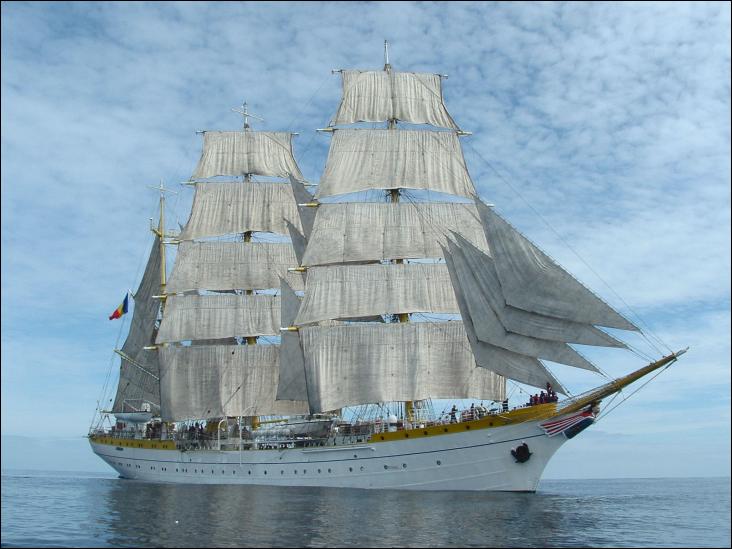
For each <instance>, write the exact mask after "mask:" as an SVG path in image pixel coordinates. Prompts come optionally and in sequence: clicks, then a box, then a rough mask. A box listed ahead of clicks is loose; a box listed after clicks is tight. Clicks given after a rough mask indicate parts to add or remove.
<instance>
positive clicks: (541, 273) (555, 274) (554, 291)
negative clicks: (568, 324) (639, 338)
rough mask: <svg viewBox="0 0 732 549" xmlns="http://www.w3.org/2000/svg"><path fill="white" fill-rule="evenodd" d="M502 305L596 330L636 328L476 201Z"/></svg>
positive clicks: (486, 207) (490, 210) (491, 210)
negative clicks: (595, 326) (499, 285)
mask: <svg viewBox="0 0 732 549" xmlns="http://www.w3.org/2000/svg"><path fill="white" fill-rule="evenodd" d="M475 203H476V206H477V208H478V212H479V214H480V217H481V220H482V221H483V224H484V226H485V235H486V238H487V239H488V241H489V242H490V246H491V255H492V256H493V258H494V259H495V265H496V272H497V274H498V278H499V280H500V282H501V288H502V290H503V295H504V296H505V298H506V303H507V304H508V305H511V306H513V307H516V308H518V309H523V310H525V311H530V312H533V313H538V314H541V315H545V316H553V317H558V318H563V319H565V320H571V321H573V322H584V323H587V324H595V325H598V326H607V327H610V328H619V329H622V330H638V328H637V327H636V326H635V325H633V324H632V323H631V322H629V321H628V320H626V319H625V318H624V317H623V316H621V315H620V314H619V313H618V312H617V311H615V310H614V309H613V308H611V307H610V306H609V305H608V304H607V303H605V302H604V301H602V300H601V299H600V298H599V297H597V296H596V295H595V294H593V293H592V292H591V291H590V290H588V289H587V288H586V287H585V286H583V285H582V284H581V283H580V282H578V281H577V279H575V278H574V277H573V276H572V275H570V274H569V273H568V272H567V271H565V270H564V269H563V268H562V267H560V266H559V265H557V264H556V263H555V262H554V261H553V260H552V259H551V258H550V257H548V256H547V255H546V254H545V253H543V252H542V251H541V250H539V249H538V248H537V247H536V246H534V245H533V244H532V243H531V242H529V240H528V239H527V238H525V237H524V236H523V235H521V234H520V233H519V232H518V231H517V230H516V229H514V228H513V227H511V225H509V224H508V223H507V222H506V221H505V220H504V219H503V218H501V217H500V216H499V215H498V214H496V213H495V212H494V211H493V209H492V208H490V207H488V206H486V205H485V204H483V203H482V202H481V201H480V200H476V202H475Z"/></svg>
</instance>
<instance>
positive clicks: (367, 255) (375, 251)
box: [302, 202, 488, 267]
mask: <svg viewBox="0 0 732 549" xmlns="http://www.w3.org/2000/svg"><path fill="white" fill-rule="evenodd" d="M449 231H455V232H458V233H460V234H462V235H463V236H464V237H465V238H467V239H468V240H469V241H471V242H472V243H474V244H475V245H476V246H478V248H480V249H481V250H487V249H488V245H487V243H486V239H485V235H484V233H483V228H482V227H481V225H480V221H479V218H478V215H477V212H476V210H475V206H474V205H473V204H459V203H454V202H449V203H419V204H410V203H398V204H390V203H375V202H367V203H363V202H355V203H336V204H321V205H320V206H318V213H317V215H316V216H315V224H314V226H313V232H312V234H311V235H310V238H309V239H308V246H307V249H306V250H305V256H304V257H303V261H302V264H303V265H306V266H309V267H310V266H316V265H328V264H333V263H352V262H363V261H379V260H383V259H403V258H408V259H412V258H439V257H442V249H441V247H440V244H441V243H442V244H444V243H445V242H446V238H447V237H446V234H447V233H448V232H449Z"/></svg>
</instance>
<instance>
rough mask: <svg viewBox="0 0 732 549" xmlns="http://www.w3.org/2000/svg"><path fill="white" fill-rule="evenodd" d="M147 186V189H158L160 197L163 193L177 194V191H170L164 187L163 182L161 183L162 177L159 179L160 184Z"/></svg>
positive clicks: (162, 196)
mask: <svg viewBox="0 0 732 549" xmlns="http://www.w3.org/2000/svg"><path fill="white" fill-rule="evenodd" d="M147 187H148V189H153V190H156V191H159V192H160V198H165V193H170V194H178V192H177V191H171V190H170V189H166V188H165V183H163V180H162V179H161V180H160V185H158V186H155V185H148V186H147Z"/></svg>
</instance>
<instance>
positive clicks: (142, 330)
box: [112, 237, 160, 412]
mask: <svg viewBox="0 0 732 549" xmlns="http://www.w3.org/2000/svg"><path fill="white" fill-rule="evenodd" d="M159 292H160V239H159V238H157V237H156V238H155V241H154V242H153V246H152V250H151V251H150V257H149V259H148V261H147V266H146V267H145V272H144V274H143V276H142V281H141V282H140V285H139V287H138V288H137V292H135V294H134V298H135V308H134V311H133V313H132V322H131V323H130V332H129V334H128V336H127V339H126V340H125V343H124V345H123V346H122V350H121V352H122V355H123V358H122V365H121V367H120V374H119V384H118V386H117V394H116V396H115V399H114V404H113V405H112V411H113V412H135V411H138V410H140V406H141V405H142V403H148V404H152V405H153V406H156V407H157V406H159V405H160V385H159V382H158V376H159V371H160V368H159V366H158V357H157V353H156V351H155V350H150V349H145V347H146V346H150V345H152V343H153V340H154V338H155V322H156V320H157V318H158V312H159V311H160V301H159V300H157V299H153V297H152V296H153V295H156V294H158V293H159ZM125 357H127V358H125Z"/></svg>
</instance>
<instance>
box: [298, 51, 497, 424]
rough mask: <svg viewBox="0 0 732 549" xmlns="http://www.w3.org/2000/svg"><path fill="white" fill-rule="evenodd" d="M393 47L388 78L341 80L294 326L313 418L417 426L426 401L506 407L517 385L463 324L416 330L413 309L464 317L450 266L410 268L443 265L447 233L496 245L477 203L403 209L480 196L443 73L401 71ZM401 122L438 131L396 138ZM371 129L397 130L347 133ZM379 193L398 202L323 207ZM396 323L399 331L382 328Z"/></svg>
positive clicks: (375, 74) (348, 76) (371, 73)
mask: <svg viewBox="0 0 732 549" xmlns="http://www.w3.org/2000/svg"><path fill="white" fill-rule="evenodd" d="M388 48H389V45H388V42H385V43H384V65H383V66H382V68H381V69H380V70H367V71H360V70H345V69H344V70H340V71H337V72H339V73H340V74H341V77H342V79H343V96H342V100H341V103H340V106H339V108H338V111H337V113H336V115H335V116H334V117H333V119H332V121H331V122H330V124H329V128H328V129H327V131H330V132H331V133H332V139H331V144H330V151H329V154H328V161H327V163H326V167H325V171H324V173H323V175H322V177H321V180H320V185H319V187H318V191H317V195H316V197H315V198H316V199H317V200H318V203H319V205H318V208H317V214H316V216H315V220H314V223H313V227H312V230H311V231H310V235H309V237H308V239H307V246H306V249H305V251H304V253H303V255H302V260H301V265H302V266H303V267H304V268H306V269H307V280H306V287H305V295H304V297H303V301H302V304H301V306H300V309H299V311H298V313H297V316H296V318H295V321H294V323H293V325H294V327H297V328H299V334H300V341H301V342H302V347H303V351H304V361H305V366H304V368H301V370H304V371H305V373H306V378H307V382H308V383H307V391H308V394H307V398H308V399H309V402H310V405H311V409H312V410H313V411H316V412H317V411H324V410H334V409H338V408H341V407H344V406H354V405H359V404H368V403H377V402H387V403H405V404H404V410H405V411H404V416H405V417H406V418H407V420H411V419H413V415H414V407H413V402H414V401H416V400H423V399H428V398H470V397H476V398H492V399H496V398H499V397H500V398H501V399H502V398H503V395H504V391H505V383H504V380H503V379H502V378H500V377H499V376H497V375H495V374H493V373H492V372H489V371H488V370H485V369H482V368H475V361H474V359H473V357H472V354H471V353H470V350H469V348H468V347H467V345H466V344H465V343H467V342H466V341H465V335H464V332H463V328H462V325H461V323H460V322H449V323H434V322H409V315H410V313H413V312H426V313H448V314H456V313H458V312H459V309H458V305H457V302H456V300H455V295H454V292H453V290H452V286H451V283H450V280H449V273H448V272H447V269H446V267H445V265H444V264H440V263H437V262H430V261H426V262H414V261H412V262H409V261H405V260H407V259H427V260H430V259H438V258H441V257H442V255H441V254H442V252H441V249H440V246H439V242H440V240H441V239H442V241H443V242H444V233H445V232H446V231H447V230H458V231H460V232H461V233H463V232H464V233H466V235H467V236H468V238H469V239H470V240H471V241H473V240H477V241H478V245H479V246H480V247H481V249H483V248H485V247H486V245H485V237H484V236H483V235H482V233H479V232H478V231H479V228H480V226H479V224H478V223H477V222H476V220H477V214H476V213H475V211H474V208H473V207H472V205H468V204H465V203H459V202H455V201H447V202H442V203H434V202H429V203H424V205H423V206H424V207H420V208H419V211H417V207H415V206H414V205H413V204H411V203H409V202H404V201H402V200H400V198H401V194H402V189H425V190H432V191H437V192H441V193H448V194H453V195H458V196H464V197H473V196H474V195H475V188H474V185H473V183H472V181H471V180H470V176H469V174H468V172H467V169H466V167H465V162H464V159H463V157H462V151H461V149H460V145H459V142H458V137H457V133H456V130H458V129H459V128H458V126H457V124H455V122H454V120H453V119H452V117H451V116H450V115H449V114H448V112H447V109H446V107H445V105H444V103H443V100H442V90H441V80H440V76H439V75H436V74H429V73H409V72H397V71H394V70H393V68H392V66H391V63H390V59H389V51H388ZM400 121H403V122H406V123H409V124H428V125H430V126H435V127H436V128H435V129H415V130H411V129H410V130H406V129H404V130H402V129H400V130H399V131H395V130H396V129H397V124H398V122H400ZM359 122H380V123H385V127H383V129H366V128H348V127H341V126H343V125H349V124H353V123H359ZM336 126H338V127H336ZM437 128H440V129H437ZM441 129H449V130H453V131H441ZM371 189H374V190H377V189H378V190H380V191H382V192H386V195H387V196H388V197H389V200H387V201H385V202H367V201H359V200H358V199H356V200H350V201H345V200H344V201H341V200H339V201H335V202H322V201H320V200H319V199H321V198H323V197H331V196H336V195H344V194H349V193H356V192H361V191H367V190H371ZM420 206H422V205H420ZM384 315H390V316H391V318H392V322H386V323H384V322H383V321H382V322H381V323H378V321H381V320H382V319H383V317H384ZM376 319H378V320H377V322H374V320H376ZM344 321H345V322H344ZM438 324H439V325H438ZM385 373H388V374H386V375H384V374H385Z"/></svg>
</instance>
